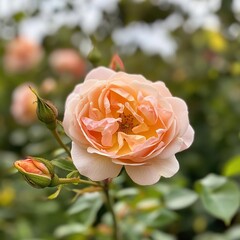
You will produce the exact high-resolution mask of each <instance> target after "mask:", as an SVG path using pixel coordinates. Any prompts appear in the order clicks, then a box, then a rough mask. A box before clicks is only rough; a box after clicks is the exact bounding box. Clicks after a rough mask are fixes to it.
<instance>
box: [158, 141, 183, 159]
mask: <svg viewBox="0 0 240 240" xmlns="http://www.w3.org/2000/svg"><path fill="white" fill-rule="evenodd" d="M182 145H183V140H182V139H181V138H176V139H175V140H174V141H172V142H171V143H170V144H168V145H167V146H166V147H165V149H164V150H163V151H162V152H161V154H160V156H161V158H163V159H165V158H169V157H170V156H172V155H174V154H175V153H177V152H179V151H180V149H181V148H182Z"/></svg>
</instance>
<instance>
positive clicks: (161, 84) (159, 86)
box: [153, 81, 172, 97]
mask: <svg viewBox="0 0 240 240" xmlns="http://www.w3.org/2000/svg"><path fill="white" fill-rule="evenodd" d="M153 85H154V86H155V87H156V88H157V89H158V90H159V94H160V95H161V96H163V97H172V94H171V93H170V91H169V90H168V88H167V87H166V85H165V83H164V82H161V81H158V82H154V83H153Z"/></svg>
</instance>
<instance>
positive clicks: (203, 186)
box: [196, 174, 239, 224]
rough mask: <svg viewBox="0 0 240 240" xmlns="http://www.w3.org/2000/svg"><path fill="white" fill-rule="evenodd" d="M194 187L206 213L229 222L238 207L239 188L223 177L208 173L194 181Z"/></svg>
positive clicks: (226, 222)
mask: <svg viewBox="0 0 240 240" xmlns="http://www.w3.org/2000/svg"><path fill="white" fill-rule="evenodd" d="M196 189H197V191H198V192H199V194H200V198H201V201H202V203H203V206H204V208H205V209H206V211H207V212H208V213H210V214H211V215H213V216H214V217H216V218H219V219H221V220H223V221H224V222H225V224H229V223H230V221H231V219H232V217H233V216H234V215H235V213H236V212H237V210H238V207H239V189H238V186H237V185H236V184H235V183H234V182H233V181H231V180H228V179H227V178H225V177H222V176H217V175H215V174H209V175H208V176H206V177H205V178H204V179H202V180H200V181H198V182H197V183H196Z"/></svg>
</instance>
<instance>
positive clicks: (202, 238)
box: [194, 232, 229, 240]
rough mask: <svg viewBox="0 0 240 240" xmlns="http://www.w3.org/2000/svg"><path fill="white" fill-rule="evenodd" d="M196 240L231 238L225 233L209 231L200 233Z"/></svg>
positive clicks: (226, 239)
mask: <svg viewBox="0 0 240 240" xmlns="http://www.w3.org/2000/svg"><path fill="white" fill-rule="evenodd" d="M194 240H229V239H228V238H226V237H225V236H224V235H223V234H218V233H212V232H207V233H203V234H201V235H198V236H197V237H195V238H194Z"/></svg>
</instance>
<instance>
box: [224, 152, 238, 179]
mask: <svg viewBox="0 0 240 240" xmlns="http://www.w3.org/2000/svg"><path fill="white" fill-rule="evenodd" d="M223 175H225V176H234V175H240V155H237V156H234V157H233V158H231V159H230V160H228V161H227V163H226V164H225V166H224V167H223Z"/></svg>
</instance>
